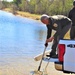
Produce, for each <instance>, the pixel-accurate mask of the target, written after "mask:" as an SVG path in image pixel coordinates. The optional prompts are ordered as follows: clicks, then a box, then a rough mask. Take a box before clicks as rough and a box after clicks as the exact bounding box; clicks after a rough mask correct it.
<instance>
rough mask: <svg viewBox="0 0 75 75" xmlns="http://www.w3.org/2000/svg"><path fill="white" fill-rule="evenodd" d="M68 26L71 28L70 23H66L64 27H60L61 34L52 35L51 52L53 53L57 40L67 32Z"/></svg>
mask: <svg viewBox="0 0 75 75" xmlns="http://www.w3.org/2000/svg"><path fill="white" fill-rule="evenodd" d="M70 28H71V24H69V25H66V26H65V27H63V28H62V29H61V34H60V35H58V36H56V37H54V41H53V45H52V51H51V53H52V54H53V53H54V54H55V53H56V48H57V45H58V42H59V40H60V39H63V38H64V35H65V34H66V33H67V32H68V30H69V29H70Z"/></svg>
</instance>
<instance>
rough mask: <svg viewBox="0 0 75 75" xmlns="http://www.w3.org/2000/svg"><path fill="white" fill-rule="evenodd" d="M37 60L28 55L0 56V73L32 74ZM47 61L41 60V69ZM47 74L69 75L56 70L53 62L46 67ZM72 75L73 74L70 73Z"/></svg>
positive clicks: (9, 74) (7, 74)
mask: <svg viewBox="0 0 75 75" xmlns="http://www.w3.org/2000/svg"><path fill="white" fill-rule="evenodd" d="M39 63H40V62H39V61H38V62H36V61H35V60H34V59H33V58H30V57H24V56H23V57H12V58H10V57H4V58H0V75H32V73H33V71H35V70H37V69H38V66H39ZM46 64H47V62H44V61H43V64H42V67H41V71H42V70H43V69H44V67H45V66H46ZM47 73H48V75H71V74H65V73H63V72H60V71H57V70H55V68H54V63H52V62H50V63H49V65H48V68H47ZM72 75H74V74H72Z"/></svg>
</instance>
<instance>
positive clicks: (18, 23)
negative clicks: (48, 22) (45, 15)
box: [0, 11, 46, 57]
mask: <svg viewBox="0 0 75 75" xmlns="http://www.w3.org/2000/svg"><path fill="white" fill-rule="evenodd" d="M45 39H46V27H45V26H44V25H43V24H42V23H41V22H39V21H36V20H32V19H28V18H23V17H19V16H14V15H13V14H11V13H7V12H4V11H0V56H1V57H4V56H9V55H10V57H11V56H22V55H23V56H34V55H37V54H38V53H40V52H42V51H43V49H44V43H45Z"/></svg>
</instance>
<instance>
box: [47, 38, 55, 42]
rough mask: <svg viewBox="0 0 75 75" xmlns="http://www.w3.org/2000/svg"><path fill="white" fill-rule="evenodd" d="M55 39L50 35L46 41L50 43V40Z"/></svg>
mask: <svg viewBox="0 0 75 75" xmlns="http://www.w3.org/2000/svg"><path fill="white" fill-rule="evenodd" d="M53 39H54V37H50V38H49V39H47V40H46V43H48V42H52V41H53Z"/></svg>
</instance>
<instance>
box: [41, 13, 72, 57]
mask: <svg viewBox="0 0 75 75" xmlns="http://www.w3.org/2000/svg"><path fill="white" fill-rule="evenodd" d="M41 22H42V23H44V24H46V27H47V39H46V42H45V46H46V47H47V46H48V42H52V41H53V45H52V48H51V49H52V50H51V52H50V55H47V56H48V57H52V58H57V55H56V48H57V45H58V42H59V40H60V39H63V38H64V35H65V34H66V33H67V32H68V30H69V29H70V28H71V20H70V19H69V18H67V17H66V16H63V15H56V16H48V15H45V14H44V15H42V16H41ZM52 29H53V30H55V31H56V33H55V34H54V35H53V36H51V34H52Z"/></svg>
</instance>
